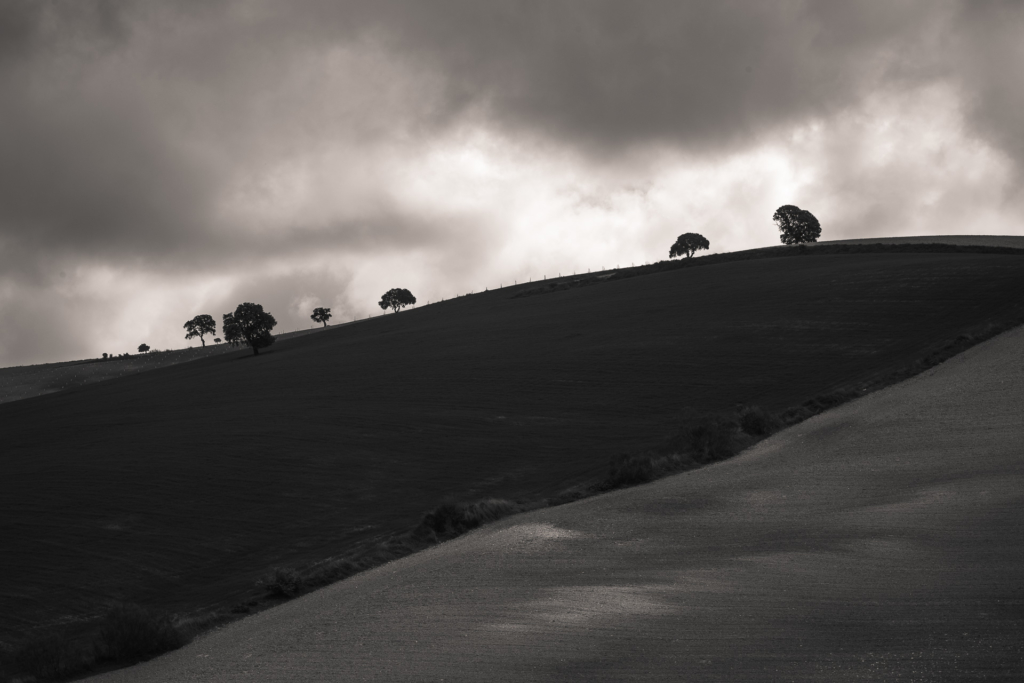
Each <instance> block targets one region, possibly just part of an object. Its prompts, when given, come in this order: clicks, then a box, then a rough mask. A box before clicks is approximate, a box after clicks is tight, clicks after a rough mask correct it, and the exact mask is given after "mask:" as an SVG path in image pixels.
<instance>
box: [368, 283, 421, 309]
mask: <svg viewBox="0 0 1024 683" xmlns="http://www.w3.org/2000/svg"><path fill="white" fill-rule="evenodd" d="M414 303H416V297H414V296H413V295H412V292H410V291H409V290H408V289H389V290H388V291H387V292H385V293H384V296H382V297H381V298H380V301H379V302H378V304H377V305H378V306H380V307H381V308H383V309H384V310H385V311H386V310H388V309H389V308H390V309H391V310H393V311H394V312H395V313H398V311H400V310H401V309H402V308H404V307H406V306H411V305H412V304H414Z"/></svg>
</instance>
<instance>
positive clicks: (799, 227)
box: [772, 204, 821, 244]
mask: <svg viewBox="0 0 1024 683" xmlns="http://www.w3.org/2000/svg"><path fill="white" fill-rule="evenodd" d="M772 220H773V221H775V224H776V225H777V226H779V233H781V234H780V235H779V239H781V240H782V243H783V244H803V243H804V242H817V241H818V238H819V237H821V224H820V223H818V219H817V218H815V217H814V214H812V213H811V212H810V211H805V210H803V209H801V208H800V207H799V206H794V205H792V204H786V205H785V206H780V207H779V208H778V209H776V210H775V214H774V215H773V216H772Z"/></svg>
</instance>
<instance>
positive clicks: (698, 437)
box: [690, 415, 737, 465]
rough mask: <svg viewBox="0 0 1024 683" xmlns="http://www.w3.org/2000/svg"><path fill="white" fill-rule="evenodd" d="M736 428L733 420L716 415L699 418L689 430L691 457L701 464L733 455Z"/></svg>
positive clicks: (734, 452)
mask: <svg viewBox="0 0 1024 683" xmlns="http://www.w3.org/2000/svg"><path fill="white" fill-rule="evenodd" d="M736 430H737V425H736V423H735V422H733V421H732V420H727V419H725V418H722V417H719V416H717V415H713V416H710V417H705V418H703V419H701V421H700V422H699V423H697V426H696V427H694V428H693V429H692V430H691V431H690V451H691V452H692V453H693V459H694V460H695V461H696V462H698V463H700V464H702V465H703V464H706V463H709V462H716V461H718V460H725V459H726V458H729V457H731V456H733V455H735V454H736V445H737V444H736V441H737V439H736V436H737V434H736Z"/></svg>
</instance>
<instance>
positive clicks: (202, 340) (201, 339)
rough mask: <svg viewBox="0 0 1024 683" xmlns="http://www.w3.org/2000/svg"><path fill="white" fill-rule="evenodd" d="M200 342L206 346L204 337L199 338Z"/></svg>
mask: <svg viewBox="0 0 1024 683" xmlns="http://www.w3.org/2000/svg"><path fill="white" fill-rule="evenodd" d="M199 341H201V342H203V346H206V340H205V339H203V338H202V337H200V338H199Z"/></svg>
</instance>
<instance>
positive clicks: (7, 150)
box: [0, 0, 1024, 365]
mask: <svg viewBox="0 0 1024 683" xmlns="http://www.w3.org/2000/svg"><path fill="white" fill-rule="evenodd" d="M0 124H2V125H0V319H2V320H3V325H2V326H0V365H13V364H25V363H34V362H46V361H56V360H65V359H71V358H82V357H89V356H96V355H99V354H100V353H101V352H103V351H107V352H111V353H119V352H122V351H126V350H134V348H135V347H136V346H137V345H138V344H140V343H142V342H147V343H149V344H150V345H151V346H153V347H156V348H167V347H180V346H184V345H185V344H186V342H185V340H184V339H183V335H184V332H183V330H182V329H181V326H182V323H183V322H184V321H185V320H187V319H188V318H191V317H192V316H194V315H196V314H198V313H210V314H212V315H213V316H214V317H215V318H216V319H217V320H218V321H219V319H220V315H221V313H224V312H226V311H229V310H232V309H233V308H234V306H235V305H236V304H238V303H240V302H242V301H257V302H259V303H262V304H263V305H264V306H265V307H266V308H267V309H268V310H270V311H271V312H273V313H274V314H275V316H276V317H277V318H278V320H279V321H280V326H279V329H280V330H282V331H285V330H290V329H298V328H304V327H308V326H310V325H312V324H313V323H312V321H310V320H309V313H310V312H311V310H312V308H313V307H314V306H318V305H325V306H330V307H332V308H333V309H334V313H335V319H334V321H335V322H340V321H343V320H347V319H351V318H353V317H364V316H366V315H367V314H369V313H372V312H376V313H379V311H380V309H379V308H377V306H376V301H377V300H378V299H379V298H380V295H381V293H383V291H385V290H386V289H388V288H390V287H407V288H409V289H411V290H412V291H413V292H414V293H415V294H416V295H417V297H419V298H420V300H421V301H423V302H426V301H428V300H436V299H438V298H440V297H441V296H445V297H448V296H452V295H454V294H457V293H463V292H466V291H469V290H471V289H477V290H479V289H482V288H483V287H485V286H486V287H494V286H497V285H498V284H500V283H502V282H509V281H511V280H512V279H514V278H525V277H531V276H532V277H538V276H541V275H544V274H548V275H551V274H554V273H557V272H558V271H561V272H563V273H564V272H571V271H572V270H573V269H576V270H585V269H587V268H600V267H602V266H613V265H615V264H616V262H617V261H618V262H619V263H624V262H629V261H633V262H643V261H652V260H658V259H662V258H665V257H667V251H668V247H669V245H670V244H671V243H672V241H673V240H674V239H675V236H676V235H678V234H679V233H682V232H687V231H696V232H701V233H702V234H704V235H705V236H706V237H707V238H708V239H709V240H710V241H711V244H712V250H713V251H727V250H735V249H743V248H750V247H756V246H764V245H769V244H775V243H777V242H778V238H777V231H776V229H775V227H774V225H773V224H772V222H771V214H772V212H773V211H774V209H775V208H776V207H778V206H779V205H781V204H789V203H795V204H798V205H800V206H801V207H804V208H808V209H810V210H811V211H812V212H814V213H815V215H816V216H818V218H819V219H820V220H821V223H822V227H823V239H840V238H846V237H861V236H875V235H900V234H904V235H905V234H942V233H946V234H970V233H976V234H1002V233H1016V234H1020V233H1022V232H1024V229H1022V219H1024V192H1022V190H1021V169H1022V167H1024V134H1022V133H1024V3H1022V2H1010V1H1007V2H970V3H962V4H961V3H955V2H945V3H944V2H936V1H935V0H920V1H910V0H908V1H906V2H893V1H887V2H877V3H845V2H822V3H814V2H778V3H773V2H760V1H751V2H720V1H719V2H703V3H695V2H694V3H687V2H679V1H678V0H673V1H670V2H656V1H653V0H652V1H650V2H623V1H621V0H618V1H614V2H599V1H596V0H580V1H578V2H570V1H563V2H540V1H538V2H509V1H507V0H503V1H502V2H481V1H480V0H465V1H454V0H452V1H430V2H425V1H422V0H408V1H407V2H381V1H380V0H374V1H372V2H369V1H368V2H345V3H336V2H328V1H326V0H325V1H323V2H296V1H291V2H276V3H270V2H255V1H250V0H245V1H239V2H205V1H204V2H199V1H196V2H177V3H175V2H152V3H145V2H141V3H140V2H135V3H128V2H124V3H121V2H88V1H86V0H67V1H66V2H50V3H47V2H38V1H35V0H24V1H23V2H19V1H17V0H15V1H10V0H8V1H7V2H4V3H2V4H0Z"/></svg>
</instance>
